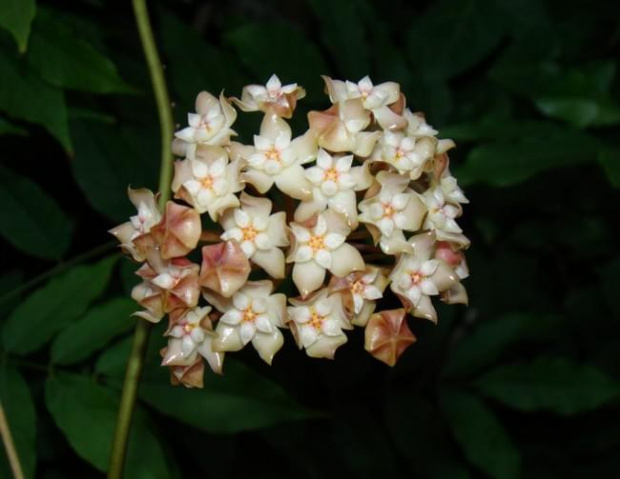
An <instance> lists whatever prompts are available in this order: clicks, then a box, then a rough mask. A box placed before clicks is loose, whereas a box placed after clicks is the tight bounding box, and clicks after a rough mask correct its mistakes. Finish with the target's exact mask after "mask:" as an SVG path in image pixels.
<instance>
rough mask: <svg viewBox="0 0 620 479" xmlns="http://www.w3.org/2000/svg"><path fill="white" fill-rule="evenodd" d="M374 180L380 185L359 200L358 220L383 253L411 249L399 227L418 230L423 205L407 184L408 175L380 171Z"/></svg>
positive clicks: (406, 229)
mask: <svg viewBox="0 0 620 479" xmlns="http://www.w3.org/2000/svg"><path fill="white" fill-rule="evenodd" d="M377 181H378V182H379V184H380V185H381V189H380V190H379V192H378V193H377V194H376V195H375V196H371V197H370V198H368V199H365V200H364V201H362V202H361V203H360V204H359V208H360V211H361V214H360V216H359V220H360V222H362V223H365V224H366V226H367V227H368V229H369V231H370V232H371V234H372V235H373V238H374V240H375V244H376V243H378V244H379V246H380V247H381V249H382V251H383V252H384V253H386V254H397V253H402V252H411V247H410V245H409V244H408V243H407V241H406V240H405V235H404V233H403V231H417V230H419V229H420V226H421V225H422V219H423V218H424V214H425V213H426V208H425V207H424V204H423V203H422V202H421V201H420V199H419V198H418V196H417V195H416V194H415V193H414V191H413V190H411V189H410V188H409V178H407V177H404V176H401V175H396V174H392V173H388V172H384V171H382V172H380V173H379V174H378V175H377Z"/></svg>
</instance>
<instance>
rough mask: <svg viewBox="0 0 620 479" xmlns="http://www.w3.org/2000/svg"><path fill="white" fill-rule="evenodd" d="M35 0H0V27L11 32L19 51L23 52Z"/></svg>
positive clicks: (32, 17) (34, 8) (35, 10)
mask: <svg viewBox="0 0 620 479" xmlns="http://www.w3.org/2000/svg"><path fill="white" fill-rule="evenodd" d="M36 13H37V5H36V0H2V1H1V2H0V27H2V28H4V29H6V30H8V31H9V32H11V35H13V37H14V38H15V41H16V42H17V46H18V47H19V51H20V52H21V53H24V52H25V51H26V48H27V46H28V36H29V35H30V27H31V24H32V20H33V19H34V16H35V14H36Z"/></svg>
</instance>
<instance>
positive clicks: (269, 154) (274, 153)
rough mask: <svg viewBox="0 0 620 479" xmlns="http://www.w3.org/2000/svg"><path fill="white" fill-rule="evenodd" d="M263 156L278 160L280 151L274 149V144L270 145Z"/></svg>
mask: <svg viewBox="0 0 620 479" xmlns="http://www.w3.org/2000/svg"><path fill="white" fill-rule="evenodd" d="M265 157H266V158H267V159H268V160H274V161H277V162H280V152H279V151H278V150H276V147H275V146H272V147H271V148H269V149H268V150H267V151H266V152H265Z"/></svg>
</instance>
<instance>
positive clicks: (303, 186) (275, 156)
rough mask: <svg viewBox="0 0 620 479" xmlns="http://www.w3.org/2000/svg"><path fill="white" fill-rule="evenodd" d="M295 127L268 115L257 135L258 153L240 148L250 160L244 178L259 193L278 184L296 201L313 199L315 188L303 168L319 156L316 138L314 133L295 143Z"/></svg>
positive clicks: (243, 154) (256, 148) (307, 134)
mask: <svg viewBox="0 0 620 479" xmlns="http://www.w3.org/2000/svg"><path fill="white" fill-rule="evenodd" d="M291 134H292V133H291V127H290V126H289V125H288V124H287V123H286V122H285V121H284V120H282V118H280V117H279V116H277V115H275V114H270V113H267V114H266V115H265V117H264V119H263V122H262V124H261V128H260V135H256V136H254V151H253V152H251V153H248V152H247V151H245V150H242V149H241V148H239V151H240V156H242V157H244V158H245V160H247V165H246V167H245V168H244V173H243V174H242V175H241V179H242V180H243V181H246V182H248V183H250V184H252V185H254V187H255V188H256V189H257V190H258V191H259V193H261V194H262V193H266V192H267V191H269V189H270V188H271V187H272V186H273V184H274V183H275V184H276V186H277V187H278V189H279V190H280V191H282V192H283V193H284V194H286V195H288V196H291V197H293V198H296V199H307V198H309V197H310V196H311V192H310V190H311V186H310V184H309V183H308V181H307V180H306V178H305V176H304V169H303V168H302V166H301V165H303V164H305V163H308V162H309V161H312V160H313V159H314V158H315V157H316V151H317V146H316V139H315V138H314V136H313V135H312V134H310V133H306V134H305V135H304V136H301V137H298V138H295V139H294V140H293V141H291Z"/></svg>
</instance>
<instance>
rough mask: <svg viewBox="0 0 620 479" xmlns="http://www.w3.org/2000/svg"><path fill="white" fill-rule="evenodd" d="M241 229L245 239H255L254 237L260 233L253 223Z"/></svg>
mask: <svg viewBox="0 0 620 479" xmlns="http://www.w3.org/2000/svg"><path fill="white" fill-rule="evenodd" d="M241 231H242V232H243V239H244V241H254V239H255V238H256V236H257V235H258V231H256V228H254V226H252V225H250V226H246V227H245V228H243V229H242V230H241Z"/></svg>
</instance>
